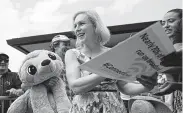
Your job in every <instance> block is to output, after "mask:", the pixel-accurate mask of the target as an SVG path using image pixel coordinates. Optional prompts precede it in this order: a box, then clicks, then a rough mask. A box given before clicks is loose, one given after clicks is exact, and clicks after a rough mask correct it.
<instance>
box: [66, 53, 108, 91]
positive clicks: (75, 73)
mask: <svg viewBox="0 0 183 113" xmlns="http://www.w3.org/2000/svg"><path fill="white" fill-rule="evenodd" d="M65 64H66V77H67V80H68V83H69V86H70V88H71V89H72V91H73V92H74V93H75V94H80V93H85V92H88V91H90V90H91V89H93V88H94V87H95V86H96V85H98V84H100V83H101V81H103V80H104V79H105V78H104V77H101V76H99V75H97V74H90V75H89V76H87V75H86V76H84V77H81V74H80V69H79V67H78V66H79V65H80V63H79V62H78V60H77V57H76V55H75V53H74V51H72V50H68V51H67V52H66V55H65Z"/></svg>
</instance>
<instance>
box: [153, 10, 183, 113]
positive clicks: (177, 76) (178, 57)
mask: <svg viewBox="0 0 183 113" xmlns="http://www.w3.org/2000/svg"><path fill="white" fill-rule="evenodd" d="M161 24H162V27H163V28H164V29H165V32H166V34H167V35H168V37H169V38H170V40H171V41H172V43H173V45H174V48H175V50H176V51H175V52H173V53H171V54H169V55H167V56H165V57H164V58H162V59H161V60H162V62H161V65H163V66H166V67H173V68H171V69H169V70H167V71H165V72H164V73H165V74H166V77H167V79H168V80H169V81H171V82H172V83H169V82H166V83H165V84H164V85H162V86H161V87H160V91H159V92H157V93H156V94H155V95H159V96H162V95H165V98H168V97H166V96H168V95H170V97H169V98H168V100H169V101H168V102H169V103H168V104H171V108H173V113H181V112H182V9H172V10H170V11H168V12H167V13H166V14H165V15H164V17H163V19H162V21H161ZM165 101H166V100H165Z"/></svg>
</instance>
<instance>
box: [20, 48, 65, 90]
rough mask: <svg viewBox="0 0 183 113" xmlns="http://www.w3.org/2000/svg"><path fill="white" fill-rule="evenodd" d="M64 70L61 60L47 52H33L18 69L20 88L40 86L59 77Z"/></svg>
mask: <svg viewBox="0 0 183 113" xmlns="http://www.w3.org/2000/svg"><path fill="white" fill-rule="evenodd" d="M63 68H64V65H63V62H62V59H61V58H60V57H59V56H58V55H57V54H55V53H53V52H50V51H47V50H35V51H33V52H31V53H29V54H28V55H27V56H26V58H25V60H24V61H23V63H22V65H21V67H20V69H19V77H20V80H21V81H22V87H24V86H25V87H31V86H34V85H37V84H40V83H42V82H44V81H46V80H48V79H50V78H51V77H54V76H60V73H61V72H62V70H63Z"/></svg>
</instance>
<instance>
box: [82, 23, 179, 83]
mask: <svg viewBox="0 0 183 113" xmlns="http://www.w3.org/2000/svg"><path fill="white" fill-rule="evenodd" d="M173 51H175V49H174V47H173V44H172V42H171V41H170V39H169V38H168V36H167V35H166V33H165V31H164V29H163V28H162V27H161V25H160V23H159V22H157V23H155V24H153V25H151V26H150V27H148V28H146V29H144V30H142V31H141V32H139V33H137V34H135V35H134V36H132V37H130V38H128V39H126V40H125V41H123V42H121V43H119V44H118V45H116V46H115V47H113V48H112V49H110V50H109V51H107V52H105V53H103V54H101V55H99V56H97V57H96V58H94V59H92V60H90V61H88V62H86V63H84V64H82V65H81V66H80V68H81V69H84V70H87V71H90V72H93V73H96V74H98V75H100V76H104V77H107V78H112V79H118V80H125V81H130V82H133V81H135V80H136V76H137V75H138V74H145V75H149V76H151V75H152V73H154V72H155V71H157V72H161V71H164V70H167V69H168V68H166V67H163V66H161V65H160V59H161V58H162V57H164V56H166V55H167V54H169V53H171V52H173Z"/></svg>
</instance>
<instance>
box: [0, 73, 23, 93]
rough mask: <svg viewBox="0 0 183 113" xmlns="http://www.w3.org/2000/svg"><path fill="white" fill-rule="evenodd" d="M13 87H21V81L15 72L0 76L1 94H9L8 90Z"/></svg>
mask: <svg viewBox="0 0 183 113" xmlns="http://www.w3.org/2000/svg"><path fill="white" fill-rule="evenodd" d="M11 88H15V89H20V88H21V81H20V79H19V76H18V74H17V73H15V72H7V73H5V74H3V75H2V76H1V77H0V96H8V95H9V94H8V93H6V90H10V89H11Z"/></svg>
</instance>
